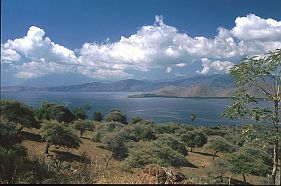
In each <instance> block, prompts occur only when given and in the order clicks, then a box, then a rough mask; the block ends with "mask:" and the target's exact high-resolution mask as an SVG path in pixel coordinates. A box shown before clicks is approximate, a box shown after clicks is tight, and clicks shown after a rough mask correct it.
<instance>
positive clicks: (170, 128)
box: [155, 123, 183, 134]
mask: <svg viewBox="0 0 281 186" xmlns="http://www.w3.org/2000/svg"><path fill="white" fill-rule="evenodd" d="M181 128H183V126H182V125H179V124H175V123H165V124H158V125H155V132H156V133H157V134H164V133H168V134H174V133H175V131H176V130H178V129H181Z"/></svg>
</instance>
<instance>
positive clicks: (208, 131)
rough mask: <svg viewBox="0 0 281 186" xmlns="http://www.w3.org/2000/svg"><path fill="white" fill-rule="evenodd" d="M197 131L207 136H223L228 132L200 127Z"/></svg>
mask: <svg viewBox="0 0 281 186" xmlns="http://www.w3.org/2000/svg"><path fill="white" fill-rule="evenodd" d="M197 131H200V132H203V133H205V134H206V135H207V136H222V137H223V136H225V135H226V134H227V133H228V132H227V131H225V130H223V129H222V128H217V127H216V128H210V127H200V128H199V129H197Z"/></svg>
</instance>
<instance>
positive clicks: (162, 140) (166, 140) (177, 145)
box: [156, 134, 187, 156]
mask: <svg viewBox="0 0 281 186" xmlns="http://www.w3.org/2000/svg"><path fill="white" fill-rule="evenodd" d="M156 141H157V142H158V143H159V144H166V145H168V146H170V147H171V148H172V149H173V150H175V151H177V152H179V153H181V154H182V155H184V156H187V150H186V148H185V145H184V144H183V143H182V142H180V141H179V140H178V139H177V138H176V137H174V136H173V135H171V134H160V135H159V137H158V138H157V139H156Z"/></svg>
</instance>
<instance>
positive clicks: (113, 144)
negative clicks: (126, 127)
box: [102, 132, 128, 167]
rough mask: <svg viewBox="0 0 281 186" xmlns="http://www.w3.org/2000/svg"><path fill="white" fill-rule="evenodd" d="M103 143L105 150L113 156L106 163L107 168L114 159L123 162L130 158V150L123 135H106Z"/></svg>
mask: <svg viewBox="0 0 281 186" xmlns="http://www.w3.org/2000/svg"><path fill="white" fill-rule="evenodd" d="M102 142H103V144H104V145H105V149H107V150H110V151H111V154H110V156H109V157H108V159H107V161H106V165H105V167H107V166H108V164H109V161H110V160H111V158H112V157H113V158H115V159H118V160H121V159H124V158H126V157H127V156H128V149H127V147H126V146H125V144H124V137H123V135H122V134H121V133H118V132H116V133H113V134H108V135H105V136H104V137H103V138H102Z"/></svg>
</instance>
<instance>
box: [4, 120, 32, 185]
mask: <svg viewBox="0 0 281 186" xmlns="http://www.w3.org/2000/svg"><path fill="white" fill-rule="evenodd" d="M21 141H22V137H21V135H20V131H19V130H18V129H17V126H16V124H15V123H14V122H12V121H7V120H4V119H1V120H0V160H1V161H0V167H1V171H0V183H6V181H8V183H13V180H14V179H15V178H16V177H17V176H18V174H19V173H18V172H19V171H21V169H20V168H21V163H22V162H23V160H25V158H26V156H27V149H26V148H25V147H24V146H22V145H21V144H20V143H21ZM16 173H17V174H16Z"/></svg>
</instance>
